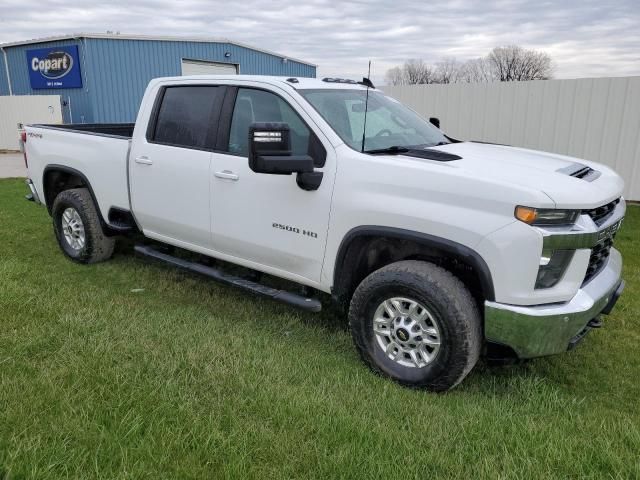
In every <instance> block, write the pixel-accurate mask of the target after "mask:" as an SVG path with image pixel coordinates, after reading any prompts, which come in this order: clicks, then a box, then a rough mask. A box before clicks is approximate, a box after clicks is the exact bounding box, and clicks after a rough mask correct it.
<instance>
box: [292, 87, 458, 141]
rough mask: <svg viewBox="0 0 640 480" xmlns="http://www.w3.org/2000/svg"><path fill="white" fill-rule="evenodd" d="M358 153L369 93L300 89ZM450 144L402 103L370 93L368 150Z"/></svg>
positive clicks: (438, 131)
mask: <svg viewBox="0 0 640 480" xmlns="http://www.w3.org/2000/svg"><path fill="white" fill-rule="evenodd" d="M298 91H299V92H300V94H302V96H303V97H304V98H306V99H307V101H308V102H309V103H310V104H311V105H312V106H313V108H315V109H316V110H317V111H318V113H319V114H320V115H322V117H323V118H324V119H325V120H326V121H327V122H328V123H329V125H331V128H333V130H335V132H336V133H337V134H338V135H339V136H340V138H342V140H343V141H344V142H345V143H346V144H347V145H349V146H350V147H351V148H353V149H354V150H357V151H360V150H361V149H362V131H363V129H364V110H365V100H366V95H367V92H366V90H346V89H339V90H338V89H335V90H332V89H316V90H298ZM444 143H450V142H449V140H447V137H445V136H444V134H443V133H442V132H441V131H440V130H438V129H437V128H435V127H434V126H433V125H431V124H430V123H427V122H426V121H425V120H423V119H422V118H421V117H420V116H418V115H417V114H416V113H415V112H413V111H412V110H410V109H409V108H407V107H405V106H404V105H402V104H401V103H400V102H398V101H396V100H394V99H392V98H389V97H387V96H385V95H383V94H382V93H380V92H377V91H375V90H369V105H368V108H367V132H366V135H365V143H364V149H365V151H368V150H380V149H386V148H390V147H407V146H418V145H419V146H422V147H432V146H434V145H439V144H444Z"/></svg>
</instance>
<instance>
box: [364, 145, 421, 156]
mask: <svg viewBox="0 0 640 480" xmlns="http://www.w3.org/2000/svg"><path fill="white" fill-rule="evenodd" d="M409 150H410V149H409V148H407V147H400V146H398V145H393V146H392V147H388V148H378V149H374V150H365V151H364V153H388V154H391V155H394V154H395V155H398V154H400V153H407V152H408V151H409Z"/></svg>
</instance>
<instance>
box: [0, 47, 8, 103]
mask: <svg viewBox="0 0 640 480" xmlns="http://www.w3.org/2000/svg"><path fill="white" fill-rule="evenodd" d="M0 95H9V83H8V82H7V70H6V68H5V64H4V55H3V54H2V51H0Z"/></svg>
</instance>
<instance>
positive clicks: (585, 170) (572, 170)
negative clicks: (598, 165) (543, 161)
mask: <svg viewBox="0 0 640 480" xmlns="http://www.w3.org/2000/svg"><path fill="white" fill-rule="evenodd" d="M556 172H558V173H563V174H564V175H569V176H570V177H575V178H580V179H582V180H585V181H587V182H593V181H594V180H595V179H596V178H598V177H599V176H600V172H599V171H598V170H594V169H593V168H591V167H588V166H587V165H583V164H582V163H572V164H571V165H569V166H568V167H564V168H559V169H558V170H556Z"/></svg>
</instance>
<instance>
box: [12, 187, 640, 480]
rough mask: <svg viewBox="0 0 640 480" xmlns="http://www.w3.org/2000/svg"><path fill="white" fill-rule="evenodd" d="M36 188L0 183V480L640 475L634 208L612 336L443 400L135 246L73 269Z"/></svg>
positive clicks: (488, 378)
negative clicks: (380, 373)
mask: <svg viewBox="0 0 640 480" xmlns="http://www.w3.org/2000/svg"><path fill="white" fill-rule="evenodd" d="M24 190H25V189H24V185H23V183H22V182H21V181H18V180H3V181H0V479H1V478H4V479H22V478H46V479H49V478H77V479H79V478H83V479H84V478H109V479H112V478H151V479H157V478H367V479H368V478H398V479H401V478H436V477H452V478H523V479H524V478H567V477H568V478H603V477H605V478H638V477H640V408H639V407H640V400H639V398H640V387H639V383H638V380H639V376H640V355H639V353H640V351H639V350H640V349H639V348H638V344H639V343H640V333H639V331H640V320H639V317H640V299H639V297H638V294H639V292H640V256H639V254H638V252H640V208H638V207H629V211H628V214H627V219H626V220H625V224H624V227H623V229H622V231H621V232H620V233H619V236H618V239H617V245H618V248H620V249H621V250H622V252H623V255H624V259H625V279H626V281H627V290H626V292H625V294H624V295H623V297H622V298H621V300H620V302H619V303H618V306H617V308H616V310H615V311H614V313H613V315H611V316H609V317H608V318H606V323H605V328H603V329H601V330H598V331H594V332H592V333H591V334H590V335H589V336H588V337H587V338H586V339H585V341H584V342H583V343H582V344H581V345H580V346H579V347H578V348H577V349H576V350H574V351H573V352H571V353H568V354H565V355H560V356H556V357H550V358H543V359H538V360H534V361H532V362H530V363H527V364H525V365H520V366H514V367H493V368H489V367H487V366H484V365H482V364H481V365H479V366H478V367H476V369H475V370H474V371H473V372H472V373H471V375H470V376H469V377H468V378H467V379H466V380H465V382H464V383H463V384H462V385H460V386H459V387H458V388H457V389H456V390H454V391H452V392H450V393H447V394H439V395H436V394H430V393H426V392H423V391H412V390H407V389H403V388H401V387H399V386H397V385H396V384H394V383H392V382H390V381H388V380H385V379H382V378H378V377H376V376H374V375H373V374H371V373H369V371H368V370H367V369H366V368H365V367H364V366H363V365H362V364H361V363H360V361H359V359H358V357H357V355H356V353H355V351H354V349H353V347H352V345H351V339H350V337H349V335H348V333H347V331H346V330H345V329H344V328H341V327H340V326H339V325H340V323H339V322H338V321H337V320H336V319H335V317H334V316H332V314H329V313H323V314H320V315H312V314H306V313H301V312H299V311H296V310H294V309H292V308H289V307H287V306H283V305H279V304H275V303H273V302H270V301H268V300H264V299H260V298H256V297H253V296H250V295H249V294H245V293H242V292H239V291H236V290H234V289H231V288H227V287H224V286H220V285H217V284H215V283H210V282H207V281H204V280H203V279H201V278H198V277H193V276H190V275H187V274H184V273H181V272H178V271H176V270H172V269H170V268H166V267H164V266H162V265H158V264H151V263H148V262H146V261H144V260H141V259H138V258H135V257H134V256H133V254H132V253H131V251H130V247H129V248H122V249H120V250H119V251H118V252H117V254H116V255H115V257H114V259H113V260H112V261H110V262H107V263H103V264H99V265H93V266H80V265H76V264H74V263H72V262H70V261H68V260H67V259H65V257H63V255H62V254H61V253H60V251H59V249H58V247H57V245H56V243H55V240H54V236H53V232H52V229H51V224H50V219H49V217H48V215H47V213H46V210H45V209H44V208H40V207H37V206H35V205H33V204H30V203H28V202H25V201H24V200H23V195H24V193H25V191H24ZM135 289H144V291H141V292H135V291H133V290H135Z"/></svg>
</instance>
